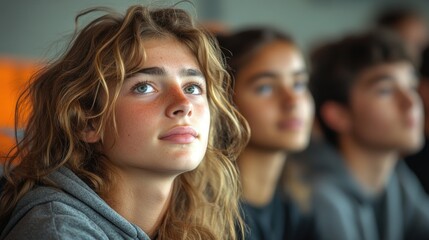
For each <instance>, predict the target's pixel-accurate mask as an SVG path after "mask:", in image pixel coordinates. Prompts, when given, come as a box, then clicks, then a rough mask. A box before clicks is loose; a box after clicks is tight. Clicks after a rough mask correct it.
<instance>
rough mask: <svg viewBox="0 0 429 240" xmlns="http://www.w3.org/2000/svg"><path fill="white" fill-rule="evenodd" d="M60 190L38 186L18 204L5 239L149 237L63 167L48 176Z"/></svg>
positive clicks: (6, 229) (0, 235)
mask: <svg viewBox="0 0 429 240" xmlns="http://www.w3.org/2000/svg"><path fill="white" fill-rule="evenodd" d="M49 179H50V180H52V181H53V182H54V183H55V184H57V185H58V187H59V188H60V189H61V190H59V189H56V188H52V187H46V186H37V187H36V188H34V189H33V190H31V191H30V192H28V193H26V194H25V196H24V197H23V198H22V199H21V200H20V201H19V202H18V204H17V206H16V208H15V209H14V211H13V213H12V216H11V218H10V219H9V222H8V224H7V225H6V227H5V228H4V229H0V231H1V234H0V240H3V239H5V240H6V239H7V240H9V239H13V240H19V239H46V240H48V239H73V240H75V239H144V240H150V238H149V237H148V236H147V235H146V233H144V232H143V230H142V229H141V228H139V227H138V226H136V225H134V224H132V223H130V222H128V221H127V220H126V219H125V218H123V217H122V216H121V215H119V214H118V213H117V212H115V210H113V209H112V208H111V207H110V206H109V205H107V203H106V202H105V201H103V199H101V198H100V197H99V196H98V195H97V194H96V193H95V192H94V191H93V190H92V189H91V188H90V187H89V186H88V185H87V184H85V183H84V182H83V181H82V180H81V179H80V178H78V177H77V176H76V175H75V174H74V173H73V172H72V171H70V170H69V169H67V168H65V167H63V168H60V169H59V170H58V171H56V172H54V173H52V174H51V175H50V176H49Z"/></svg>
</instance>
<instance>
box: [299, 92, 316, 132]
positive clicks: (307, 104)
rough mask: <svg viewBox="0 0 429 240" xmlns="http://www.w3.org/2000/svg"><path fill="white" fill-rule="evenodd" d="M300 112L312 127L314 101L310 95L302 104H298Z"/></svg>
mask: <svg viewBox="0 0 429 240" xmlns="http://www.w3.org/2000/svg"><path fill="white" fill-rule="evenodd" d="M297 108H298V111H299V112H300V113H301V114H300V115H301V116H302V118H303V120H304V121H305V122H307V123H309V124H310V125H311V124H312V123H313V120H314V101H313V98H312V97H311V96H310V95H307V96H305V97H303V98H302V100H301V101H300V104H298V107H297Z"/></svg>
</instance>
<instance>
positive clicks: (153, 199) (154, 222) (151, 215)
mask: <svg viewBox="0 0 429 240" xmlns="http://www.w3.org/2000/svg"><path fill="white" fill-rule="evenodd" d="M118 175H119V177H118V178H117V179H115V180H117V181H115V183H114V186H113V187H112V189H111V191H110V192H109V193H108V195H107V196H108V199H106V201H107V203H108V204H109V205H110V206H111V207H112V208H113V209H114V210H115V211H117V212H118V213H119V214H120V215H121V216H123V217H124V218H125V219H127V220H128V221H129V222H131V223H133V224H135V225H137V226H139V227H140V228H141V229H142V230H143V231H144V232H145V233H146V234H148V235H149V237H151V238H152V237H154V236H155V235H156V233H157V229H158V227H159V225H160V224H161V222H162V220H163V217H164V215H165V213H166V211H167V208H168V205H169V202H170V196H171V191H172V187H173V183H174V178H171V177H169V178H162V177H159V176H153V175H150V174H145V173H142V172H140V171H139V172H137V171H136V172H130V171H127V172H125V171H121V170H119V174H118Z"/></svg>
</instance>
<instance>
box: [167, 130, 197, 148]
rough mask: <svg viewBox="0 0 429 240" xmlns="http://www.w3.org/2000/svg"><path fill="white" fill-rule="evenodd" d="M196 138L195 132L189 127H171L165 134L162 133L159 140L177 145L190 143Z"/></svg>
mask: <svg viewBox="0 0 429 240" xmlns="http://www.w3.org/2000/svg"><path fill="white" fill-rule="evenodd" d="M197 137H198V133H197V131H195V129H194V128H193V127H191V126H177V127H173V128H172V129H170V130H169V131H167V132H166V133H163V134H162V135H161V136H160V137H159V139H160V140H164V141H169V142H173V143H178V144H187V143H192V142H193V141H194V140H195V139H196V138H197Z"/></svg>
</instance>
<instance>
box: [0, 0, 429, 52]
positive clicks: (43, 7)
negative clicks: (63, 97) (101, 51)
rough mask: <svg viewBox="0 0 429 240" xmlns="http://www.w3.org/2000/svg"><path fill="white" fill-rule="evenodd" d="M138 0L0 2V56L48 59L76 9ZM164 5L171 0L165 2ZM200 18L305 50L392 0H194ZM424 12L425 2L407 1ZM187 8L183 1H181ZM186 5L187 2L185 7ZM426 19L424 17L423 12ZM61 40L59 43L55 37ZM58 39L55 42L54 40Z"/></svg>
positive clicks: (363, 21) (362, 23) (428, 8)
mask: <svg viewBox="0 0 429 240" xmlns="http://www.w3.org/2000/svg"><path fill="white" fill-rule="evenodd" d="M148 2H151V4H155V5H159V4H160V3H165V1H159V0H157V1H153V0H152V1H148V0H147V1H142V0H140V1H139V0H27V1H26V0H0V34H1V35H0V56H1V55H3V56H13V57H21V58H50V57H52V56H54V55H55V54H56V52H57V51H59V50H61V49H62V46H63V43H64V42H65V40H64V39H65V38H64V36H66V35H67V34H70V33H72V31H73V29H74V17H75V15H76V14H77V13H78V12H79V11H80V10H82V9H84V8H87V7H91V6H97V5H107V6H111V7H113V8H116V9H118V10H121V11H122V10H124V9H125V8H126V6H128V5H131V4H135V3H148ZM167 2H168V3H174V2H177V1H173V0H167ZM194 2H195V5H196V10H193V11H194V12H195V11H196V12H197V15H198V17H199V19H200V20H217V21H222V22H224V23H226V24H227V25H229V26H231V28H232V29H238V28H241V27H246V26H252V25H271V26H274V27H277V28H279V29H281V30H284V31H287V32H288V33H290V34H291V35H292V36H293V37H294V38H295V39H296V40H297V41H298V43H300V45H301V46H303V47H304V48H308V47H309V46H311V45H312V44H314V43H315V42H317V41H320V39H323V38H328V37H331V36H337V35H341V34H344V33H346V32H348V31H352V30H358V29H362V28H364V27H366V26H367V24H368V23H369V22H370V19H371V18H372V16H373V14H375V11H376V10H377V9H378V8H379V7H380V6H382V5H385V4H392V3H393V2H395V1H394V0H194ZM400 2H408V3H412V4H413V5H415V6H417V7H419V8H420V9H421V10H422V11H423V12H425V13H428V14H429V1H427V0H415V1H412V0H408V1H400ZM182 5H183V6H184V8H188V6H189V5H188V4H182ZM189 8H190V6H189ZM426 17H427V16H426ZM61 39H63V41H61ZM59 40H60V41H59Z"/></svg>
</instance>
